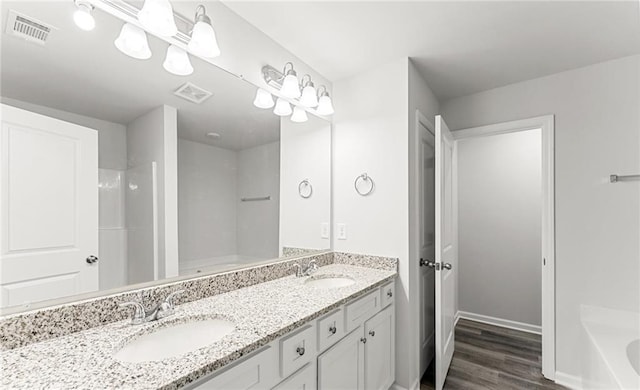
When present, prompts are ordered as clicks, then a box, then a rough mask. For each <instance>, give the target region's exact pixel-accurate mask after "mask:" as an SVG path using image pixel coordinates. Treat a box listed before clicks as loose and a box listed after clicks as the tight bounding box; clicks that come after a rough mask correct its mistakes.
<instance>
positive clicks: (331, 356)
mask: <svg viewBox="0 0 640 390" xmlns="http://www.w3.org/2000/svg"><path fill="white" fill-rule="evenodd" d="M362 332H363V331H362V327H358V328H357V329H355V330H354V331H353V332H351V333H349V335H347V336H346V337H345V338H344V339H342V340H341V341H340V342H338V343H337V344H336V345H334V346H333V347H331V348H330V349H329V350H327V351H326V352H325V353H323V354H322V355H320V356H319V357H318V389H319V390H362V389H364V388H365V387H364V383H363V377H362V376H363V375H362V374H363V354H364V353H363V351H362V350H363V346H364V343H363V342H362V339H363V336H362Z"/></svg>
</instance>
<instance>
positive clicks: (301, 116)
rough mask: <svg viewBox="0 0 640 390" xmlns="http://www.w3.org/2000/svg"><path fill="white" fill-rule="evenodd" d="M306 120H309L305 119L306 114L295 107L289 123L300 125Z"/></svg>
mask: <svg viewBox="0 0 640 390" xmlns="http://www.w3.org/2000/svg"><path fill="white" fill-rule="evenodd" d="M307 120H309V118H308V117H307V112H306V111H305V110H304V109H302V108H300V107H298V106H296V107H294V108H293V115H291V122H296V123H301V122H306V121H307Z"/></svg>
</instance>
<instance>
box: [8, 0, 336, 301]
mask: <svg viewBox="0 0 640 390" xmlns="http://www.w3.org/2000/svg"><path fill="white" fill-rule="evenodd" d="M196 6H197V3H194V7H193V8H194V9H195V7H196ZM74 10H75V6H74V3H73V2H64V3H62V2H3V3H2V20H3V22H6V21H7V20H8V18H10V17H11V15H12V12H13V15H14V17H15V15H16V14H17V15H21V17H23V18H26V19H33V20H36V21H38V22H39V23H41V24H46V25H50V26H52V27H53V28H52V31H51V33H50V34H49V36H48V38H47V39H46V42H42V43H35V42H31V41H27V40H25V39H21V38H20V37H17V36H15V35H12V34H9V33H3V34H2V40H1V43H2V60H1V66H2V68H1V87H0V94H1V96H2V134H1V136H2V138H1V143H0V153H1V156H0V157H1V159H2V168H1V170H0V176H1V177H0V180H1V183H2V188H3V189H2V196H1V197H0V203H1V204H0V206H1V207H2V211H3V212H2V225H1V226H2V233H1V234H0V240H1V241H0V250H1V256H2V257H1V259H0V267H1V273H0V289H1V302H0V304H1V305H0V307H2V308H7V307H16V306H18V307H21V308H23V309H24V308H28V307H29V305H30V304H32V303H36V302H42V301H47V300H52V299H59V298H63V297H67V299H66V300H71V299H72V298H68V297H72V296H76V295H77V294H84V293H93V294H94V295H96V294H103V293H104V292H105V291H106V290H111V289H114V288H119V289H123V288H128V286H131V285H134V284H139V283H149V282H154V281H159V280H166V279H167V278H174V279H175V278H180V277H181V278H186V277H193V276H194V275H202V274H204V273H212V272H220V271H225V270H230V269H235V268H239V267H246V266H248V265H251V264H256V263H265V262H270V261H272V259H275V258H277V257H279V256H286V255H290V254H298V253H300V252H301V251H309V250H318V249H327V248H329V247H330V241H329V237H330V232H329V226H330V203H331V200H330V196H331V195H330V194H331V189H330V183H331V176H330V175H331V167H330V165H331V161H330V158H331V150H330V148H331V127H330V123H328V122H326V121H324V120H323V119H320V118H318V117H315V116H313V115H309V116H308V117H309V119H308V121H307V122H304V123H294V122H292V121H291V120H290V118H280V117H278V116H276V115H274V114H273V113H272V111H271V110H264V109H260V108H257V107H255V106H254V105H253V101H254V98H255V95H256V90H257V87H256V86H254V85H252V84H249V83H247V82H245V81H243V80H241V79H239V78H237V77H235V76H234V75H232V74H230V73H227V72H225V71H223V70H221V69H219V68H217V67H215V66H213V65H211V64H210V63H207V62H204V61H201V60H200V59H198V58H196V57H194V56H190V58H191V64H192V65H193V68H194V72H193V73H192V74H191V75H189V76H177V75H175V74H171V73H169V72H167V71H165V69H164V68H163V61H164V59H165V58H164V57H165V53H166V52H167V47H168V45H167V44H166V43H165V42H163V41H161V40H160V39H157V38H155V37H154V36H152V35H150V34H147V36H148V43H149V49H150V52H151V53H152V55H151V58H149V59H136V58H132V57H131V56H127V55H124V54H123V53H122V52H121V51H119V49H118V48H117V47H116V44H114V40H116V38H117V37H118V36H119V34H120V32H121V29H122V27H123V25H124V23H123V22H122V21H120V20H118V19H117V18H115V17H113V16H110V15H107V14H105V13H103V12H100V11H98V10H94V12H93V16H94V18H95V29H94V30H93V31H91V32H85V31H82V30H80V29H78V27H77V26H76V25H75V24H74V23H73V17H72V15H73V13H74ZM4 30H5V26H4V25H3V31H4ZM223 55H224V54H223ZM147 56H148V53H147V54H145V55H144V56H142V57H141V58H146V57H147ZM256 71H259V70H256ZM301 183H302V185H301ZM304 183H306V184H304ZM303 187H304V188H303ZM96 292H98V293H96ZM85 296H86V294H85ZM52 302H53V301H52ZM57 302H60V300H58V301H56V303H57ZM41 305H42V304H39V305H38V306H41Z"/></svg>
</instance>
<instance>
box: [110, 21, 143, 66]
mask: <svg viewBox="0 0 640 390" xmlns="http://www.w3.org/2000/svg"><path fill="white" fill-rule="evenodd" d="M113 43H114V44H115V45H116V47H117V48H118V50H120V51H121V52H123V53H124V54H126V55H128V56H129V57H133V58H136V59H139V60H146V59H149V58H151V50H150V49H149V42H148V41H147V34H146V33H145V32H144V30H143V29H141V28H140V27H138V26H135V25H133V24H131V23H125V24H124V25H123V26H122V30H120V35H118V38H116V40H115V41H114V42H113Z"/></svg>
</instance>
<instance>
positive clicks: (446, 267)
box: [442, 263, 453, 269]
mask: <svg viewBox="0 0 640 390" xmlns="http://www.w3.org/2000/svg"><path fill="white" fill-rule="evenodd" d="M442 268H444V269H451V268H453V266H452V265H451V264H449V263H442Z"/></svg>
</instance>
